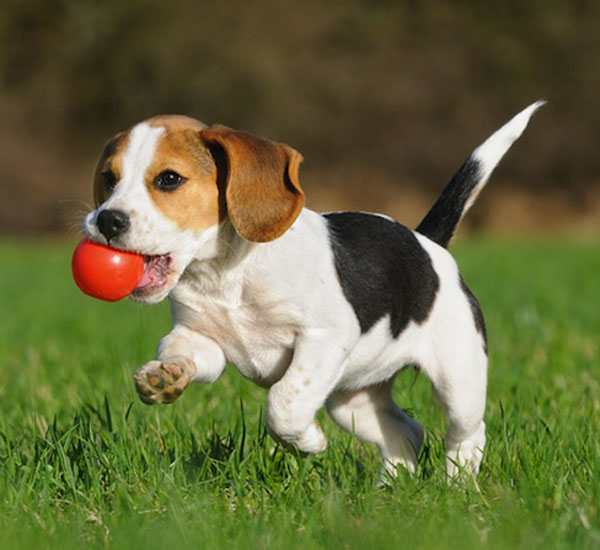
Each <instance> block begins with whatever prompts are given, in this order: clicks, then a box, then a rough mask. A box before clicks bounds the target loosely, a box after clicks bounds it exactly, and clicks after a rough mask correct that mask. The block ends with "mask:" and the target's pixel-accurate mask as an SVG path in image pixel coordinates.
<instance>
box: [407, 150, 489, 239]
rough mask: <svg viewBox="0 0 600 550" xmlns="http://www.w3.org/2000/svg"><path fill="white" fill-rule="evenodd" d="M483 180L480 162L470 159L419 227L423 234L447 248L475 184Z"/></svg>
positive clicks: (453, 178) (455, 175)
mask: <svg viewBox="0 0 600 550" xmlns="http://www.w3.org/2000/svg"><path fill="white" fill-rule="evenodd" d="M480 181H481V172H480V170H479V162H478V161H476V160H475V159H473V157H469V159H468V160H467V161H466V162H465V163H464V164H463V165H462V166H461V167H460V168H459V170H458V172H456V174H454V176H452V179H451V180H450V182H449V183H448V185H446V187H445V188H444V190H443V191H442V194H441V195H440V196H439V198H438V200H437V201H435V204H434V205H433V206H432V207H431V210H429V212H427V215H426V216H425V217H424V218H423V221H421V223H420V224H419V226H418V227H417V229H416V230H417V231H418V232H419V233H421V235H425V236H426V237H428V238H429V239H431V240H432V241H434V242H436V243H438V244H439V245H441V246H443V247H445V248H447V247H448V243H449V242H450V239H451V238H452V235H454V230H455V229H456V226H457V225H458V222H460V219H461V217H462V214H463V211H464V209H465V205H466V204H467V201H468V200H469V197H470V196H471V194H472V193H473V189H475V186H476V185H477V184H478V183H479V182H480Z"/></svg>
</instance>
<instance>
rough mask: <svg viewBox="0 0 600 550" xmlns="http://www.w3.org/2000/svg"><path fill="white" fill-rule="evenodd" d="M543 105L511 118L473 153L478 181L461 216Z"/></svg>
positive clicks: (540, 104) (539, 103)
mask: <svg viewBox="0 0 600 550" xmlns="http://www.w3.org/2000/svg"><path fill="white" fill-rule="evenodd" d="M545 103H546V102H545V101H536V102H535V103H532V104H531V105H529V107H526V108H525V109H523V110H522V111H521V112H520V113H518V114H516V115H515V116H514V117H513V118H511V119H510V120H509V121H508V122H507V123H506V124H505V125H504V126H502V127H501V128H500V129H498V130H496V132H494V133H493V134H492V135H491V136H490V137H489V138H488V139H486V140H485V141H484V142H483V143H482V144H481V145H480V146H479V147H477V149H475V150H474V151H473V153H472V155H471V158H472V159H473V160H476V161H478V163H479V170H480V174H481V175H480V181H479V183H478V184H477V187H476V188H475V189H474V190H473V192H472V193H471V196H470V197H469V200H468V201H467V203H466V204H465V207H464V209H463V212H462V216H464V215H465V214H466V213H467V211H468V210H469V208H471V206H473V203H474V202H475V199H477V196H478V195H479V193H480V192H481V190H482V189H483V188H484V186H485V184H486V183H487V181H488V179H489V178H490V176H491V175H492V172H493V171H494V168H495V167H496V166H497V165H498V163H499V162H500V161H501V160H502V157H503V156H504V155H505V154H506V152H507V151H508V150H509V149H510V146H511V145H512V144H513V143H514V142H515V141H516V140H517V139H519V137H520V136H521V134H522V133H523V131H524V130H525V128H527V124H528V123H529V119H530V118H531V117H532V116H533V114H534V113H535V112H536V111H537V110H538V109H539V108H540V107H542V106H543V105H545Z"/></svg>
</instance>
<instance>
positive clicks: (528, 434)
mask: <svg viewBox="0 0 600 550" xmlns="http://www.w3.org/2000/svg"><path fill="white" fill-rule="evenodd" d="M72 244H73V243H56V242H49V241H43V242H4V243H0V258H2V259H1V264H0V267H1V269H0V304H2V315H1V316H0V352H1V355H0V356H1V357H2V362H1V368H0V543H1V545H2V546H3V547H7V548H17V549H18V548H78V547H81V548H83V547H85V548H105V547H109V548H128V549H129V548H132V549H135V548H144V549H152V548H164V547H166V546H171V547H173V548H175V547H177V548H188V547H190V548H191V547H197V548H202V547H208V548H220V547H224V548H253V547H261V548H266V547H268V548H302V549H310V548H324V547H332V548H338V547H339V548H355V547H358V548H365V547H368V546H370V547H373V548H374V547H375V545H377V547H383V548H404V547H407V548H461V549H464V548H477V547H480V546H485V547H489V548H527V549H528V550H529V549H532V548H548V547H550V548H597V547H598V546H600V518H599V515H598V497H599V496H600V456H599V455H600V427H599V426H600V391H599V376H598V370H599V367H600V365H599V359H598V355H599V354H598V352H599V345H600V283H599V276H600V244H598V243H575V242H559V243H558V244H557V243H553V242H551V241H550V240H547V241H540V242H516V241H512V242H511V241H494V240H480V241H468V242H465V243H459V245H458V246H456V247H455V248H454V251H455V253H456V255H457V257H458V258H459V262H460V264H461V266H462V269H463V273H464V276H465V279H466V281H467V282H468V283H469V285H470V286H471V287H472V288H473V290H474V291H475V293H476V294H477V296H478V297H479V298H480V301H481V303H482V305H483V308H484V312H485V314H486V320H487V324H488V332H489V349H490V355H491V370H490V382H489V393H488V396H489V397H488V408H487V415H486V421H487V425H488V447H487V450H486V456H485V459H484V463H483V467H482V472H481V474H480V476H479V478H478V480H477V483H472V482H468V483H465V484H464V485H463V486H461V487H449V486H448V485H447V484H446V483H445V482H444V476H443V470H444V454H443V443H442V440H441V437H442V435H443V433H444V429H445V426H444V419H443V416H442V414H441V412H440V410H439V408H438V406H437V404H436V402H435V400H434V399H433V397H432V395H431V390H430V387H429V383H428V382H427V380H426V379H425V377H423V376H419V377H416V379H415V375H414V373H413V372H412V371H410V372H406V373H405V374H403V375H401V376H399V378H398V381H397V383H396V387H395V393H396V397H397V400H398V402H399V403H400V404H401V405H402V406H403V407H405V408H407V409H409V410H411V411H412V412H413V413H414V414H415V415H416V417H417V419H418V420H419V421H420V422H421V423H423V425H424V426H425V427H426V429H427V438H426V444H425V446H424V450H423V452H422V454H421V457H420V462H419V467H418V471H417V475H416V476H415V477H411V476H410V475H408V474H406V473H404V472H401V473H400V476H399V477H398V479H397V480H396V481H395V482H394V483H393V485H392V486H391V487H388V488H378V487H377V484H376V482H377V478H378V470H379V458H378V456H377V452H376V451H375V449H373V448H372V447H371V446H369V445H366V444H364V445H363V444H361V443H359V442H357V441H356V440H354V439H353V438H352V437H350V436H349V435H347V434H344V433H342V432H341V431H340V430H339V429H338V428H337V427H335V426H334V425H333V424H332V422H331V421H330V420H329V419H328V418H327V417H326V416H325V415H321V416H320V419H321V421H322V424H323V426H324V429H325V430H326V432H327V434H328V436H329V441H330V445H329V448H328V450H327V451H326V452H325V453H324V454H323V455H321V456H319V457H312V458H306V459H299V458H296V457H294V456H291V455H289V454H286V453H283V452H282V451H281V450H280V449H278V448H277V447H276V446H275V445H274V443H273V442H272V441H271V440H270V439H269V438H268V437H267V436H266V434H265V431H264V428H263V423H262V421H261V411H262V407H263V404H264V401H265V392H264V390H261V389H259V388H257V387H256V386H254V385H252V384H251V383H250V382H247V381H246V380H244V379H243V378H242V377H241V376H240V375H239V374H237V372H236V371H235V369H233V368H229V369H228V371H227V372H226V374H225V375H224V376H223V377H222V378H221V379H220V380H219V381H217V382H216V383H215V384H213V385H212V386H201V385H194V386H193V387H191V388H189V389H188V390H187V391H186V393H185V394H184V396H182V398H181V399H180V400H179V401H178V402H177V403H175V404H174V405H171V406H157V407H147V406H145V405H143V404H142V403H141V402H139V401H138V399H137V397H136V395H135V392H134V388H133V384H132V373H133V372H134V371H135V369H136V368H137V367H138V366H140V365H141V364H143V363H144V362H146V361H147V360H149V359H151V358H153V356H154V352H155V347H156V343H157V341H158V339H159V338H160V337H161V336H162V335H164V334H165V333H166V332H167V331H168V330H169V327H170V320H169V311H168V307H167V305H166V304H164V305H161V306H157V307H141V306H136V305H134V304H132V303H129V302H123V303H117V304H106V303H101V302H98V301H95V300H92V299H91V298H87V297H85V296H83V295H81V294H80V293H79V292H78V291H77V290H76V288H75V287H74V285H73V283H72V282H71V277H70V272H69V256H70V252H71V250H72Z"/></svg>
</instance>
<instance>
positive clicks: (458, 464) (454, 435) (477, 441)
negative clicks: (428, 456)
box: [428, 346, 487, 477]
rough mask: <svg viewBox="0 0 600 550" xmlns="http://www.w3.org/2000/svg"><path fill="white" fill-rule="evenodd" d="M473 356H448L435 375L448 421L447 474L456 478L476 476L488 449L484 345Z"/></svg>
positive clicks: (434, 378)
mask: <svg viewBox="0 0 600 550" xmlns="http://www.w3.org/2000/svg"><path fill="white" fill-rule="evenodd" d="M471 349H472V350H473V352H472V353H465V351H466V350H465V349H464V348H463V350H461V355H460V356H456V355H454V354H452V353H449V354H447V355H445V357H444V359H443V362H444V366H443V368H442V369H438V370H437V371H436V372H435V373H434V374H433V376H432V375H431V373H428V374H429V376H430V378H431V381H432V383H433V389H434V394H435V396H436V397H437V399H438V401H439V402H440V404H441V406H442V408H443V410H444V412H445V414H446V417H447V418H448V423H449V424H448V430H447V431H446V437H445V442H446V472H447V474H448V475H449V476H450V477H454V476H456V475H457V474H459V473H460V472H461V471H464V472H467V473H470V474H473V475H476V474H477V473H478V472H479V466H480V465H481V460H482V458H483V449H484V447H485V441H486V439H485V422H484V421H483V414H484V410H485V398H486V384H487V355H486V353H485V350H484V348H483V347H482V346H475V347H474V348H473V347H472V348H471Z"/></svg>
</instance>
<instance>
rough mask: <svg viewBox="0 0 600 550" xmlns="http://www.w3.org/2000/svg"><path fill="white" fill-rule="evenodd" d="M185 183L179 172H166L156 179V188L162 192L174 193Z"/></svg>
mask: <svg viewBox="0 0 600 550" xmlns="http://www.w3.org/2000/svg"><path fill="white" fill-rule="evenodd" d="M185 181H186V179H185V178H184V177H183V176H181V175H180V174H178V173H177V172H174V171H173V170H165V171H164V172H161V173H160V174H158V176H156V178H154V187H156V188H157V189H160V190H161V191H173V190H175V189H177V188H178V187H179V186H180V185H181V184H182V183H184V182H185Z"/></svg>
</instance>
